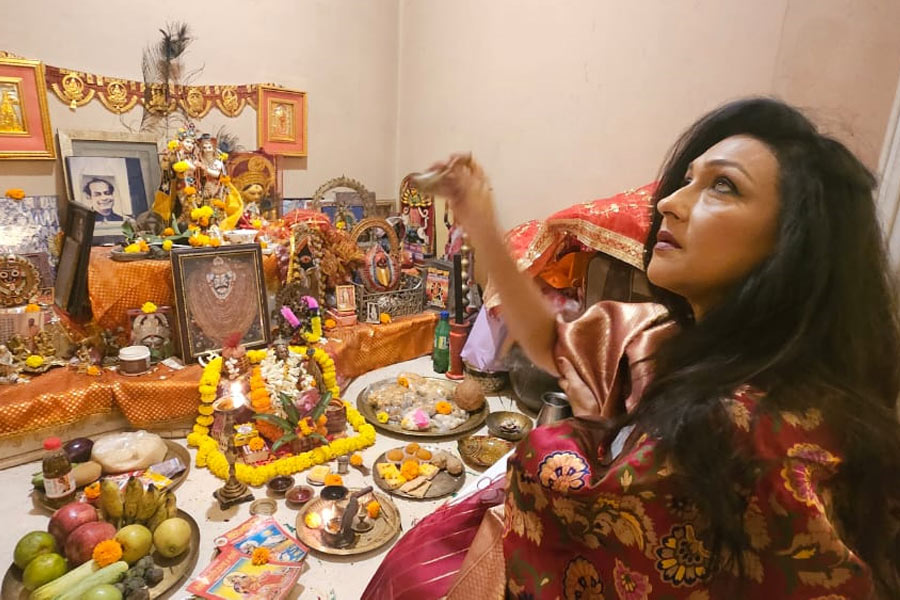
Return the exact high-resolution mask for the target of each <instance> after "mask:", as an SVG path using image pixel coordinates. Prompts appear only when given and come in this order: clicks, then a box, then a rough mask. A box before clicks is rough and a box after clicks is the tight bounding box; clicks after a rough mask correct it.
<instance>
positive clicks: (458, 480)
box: [372, 448, 466, 500]
mask: <svg viewBox="0 0 900 600" xmlns="http://www.w3.org/2000/svg"><path fill="white" fill-rule="evenodd" d="M401 449H402V448H401ZM426 450H429V451H430V452H431V453H432V454H434V453H436V452H441V450H438V449H437V448H426ZM388 452H390V450H388ZM444 452H446V450H444ZM404 456H405V455H404ZM382 462H394V461H392V460H388V458H387V452H384V453H383V454H382V455H381V456H379V457H378V458H376V459H375V462H374V463H372V479H373V480H374V481H375V485H377V486H378V487H380V488H381V489H383V490H384V491H385V492H387V493H388V494H391V495H392V496H397V497H398V498H405V499H407V500H434V499H435V498H443V497H444V496H449V495H450V494H452V493H453V492H456V491H458V490H459V488H461V487H462V485H463V483H465V481H466V471H465V470H463V472H462V473H460V474H459V475H451V474H450V473H448V472H447V470H446V469H441V470H440V471H438V474H437V475H435V476H434V477H433V478H432V479H431V487H429V488H428V491H427V492H425V495H424V496H422V497H421V498H420V497H419V496H413V495H412V494H407V493H406V492H401V491H400V489H399V488H397V489H396V490H392V489H389V488H388V486H387V483H386V482H385V481H384V479H383V478H382V477H381V475H379V473H378V469H377V468H376V467H375V465H377V464H378V463H382ZM421 462H428V461H421ZM394 464H397V463H394ZM397 468H398V469H399V468H400V467H399V465H398V467H397Z"/></svg>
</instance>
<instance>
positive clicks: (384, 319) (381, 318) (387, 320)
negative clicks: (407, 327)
mask: <svg viewBox="0 0 900 600" xmlns="http://www.w3.org/2000/svg"><path fill="white" fill-rule="evenodd" d="M378 321H379V322H380V323H381V324H382V325H387V324H388V323H390V322H391V315H389V314H387V313H381V314H380V315H378Z"/></svg>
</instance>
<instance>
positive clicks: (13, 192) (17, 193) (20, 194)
mask: <svg viewBox="0 0 900 600" xmlns="http://www.w3.org/2000/svg"><path fill="white" fill-rule="evenodd" d="M6 197H7V198H12V199H13V200H21V199H22V198H24V197H25V190H23V189H22V188H10V189H8V190H6Z"/></svg>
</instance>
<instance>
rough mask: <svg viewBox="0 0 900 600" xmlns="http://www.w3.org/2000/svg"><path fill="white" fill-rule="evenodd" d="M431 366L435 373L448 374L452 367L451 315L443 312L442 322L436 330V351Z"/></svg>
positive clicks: (432, 356)
mask: <svg viewBox="0 0 900 600" xmlns="http://www.w3.org/2000/svg"><path fill="white" fill-rule="evenodd" d="M431 364H432V366H433V367H434V372H435V373H446V372H447V369H448V368H449V367H450V313H449V312H447V311H446V310H442V311H441V320H440V321H438V324H437V327H435V328H434V350H433V351H432V354H431Z"/></svg>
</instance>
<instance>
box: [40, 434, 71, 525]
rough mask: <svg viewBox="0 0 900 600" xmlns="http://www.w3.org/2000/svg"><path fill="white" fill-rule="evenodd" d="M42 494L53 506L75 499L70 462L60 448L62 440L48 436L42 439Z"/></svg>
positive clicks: (57, 506) (56, 506)
mask: <svg viewBox="0 0 900 600" xmlns="http://www.w3.org/2000/svg"><path fill="white" fill-rule="evenodd" d="M44 450H45V451H46V452H45V453H44V461H43V464H42V465H41V469H42V470H43V472H44V494H45V495H46V496H47V502H48V503H49V504H50V505H51V506H53V508H59V507H60V506H63V505H65V504H68V503H69V502H72V501H73V500H75V478H74V477H73V476H72V463H70V462H69V457H68V456H66V453H65V451H63V449H62V440H60V439H59V438H58V437H49V438H47V439H46V440H44Z"/></svg>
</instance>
